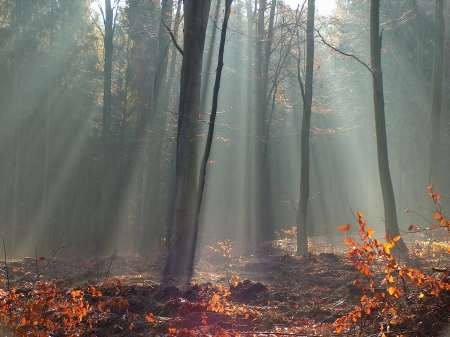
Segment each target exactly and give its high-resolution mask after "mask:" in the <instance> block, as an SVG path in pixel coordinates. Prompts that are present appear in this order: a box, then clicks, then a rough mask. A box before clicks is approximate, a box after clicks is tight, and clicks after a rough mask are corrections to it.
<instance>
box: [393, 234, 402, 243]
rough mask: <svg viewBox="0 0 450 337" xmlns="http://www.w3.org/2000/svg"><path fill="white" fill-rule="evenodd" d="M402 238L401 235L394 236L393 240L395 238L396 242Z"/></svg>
mask: <svg viewBox="0 0 450 337" xmlns="http://www.w3.org/2000/svg"><path fill="white" fill-rule="evenodd" d="M401 238H402V236H401V235H398V236H396V237H395V238H393V239H392V240H394V241H395V242H397V241H398V240H400V239H401Z"/></svg>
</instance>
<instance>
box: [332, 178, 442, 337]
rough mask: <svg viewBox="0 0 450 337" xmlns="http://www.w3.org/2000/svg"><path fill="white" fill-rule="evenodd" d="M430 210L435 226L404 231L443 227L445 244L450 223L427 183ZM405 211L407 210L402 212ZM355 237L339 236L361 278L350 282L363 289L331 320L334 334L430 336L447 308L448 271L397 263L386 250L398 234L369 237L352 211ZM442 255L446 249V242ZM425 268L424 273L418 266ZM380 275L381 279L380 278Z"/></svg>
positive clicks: (389, 249) (361, 218)
mask: <svg viewBox="0 0 450 337" xmlns="http://www.w3.org/2000/svg"><path fill="white" fill-rule="evenodd" d="M428 191H429V194H430V197H431V198H432V200H433V203H434V206H435V209H436V213H435V216H434V217H435V219H437V220H438V221H439V223H438V224H436V225H431V226H430V227H428V228H419V227H417V226H410V227H409V228H408V231H409V232H408V233H407V234H410V233H414V232H422V231H424V230H428V231H432V230H437V229H442V230H443V232H444V233H443V242H444V243H446V242H447V240H448V239H447V233H448V232H449V231H450V222H449V220H448V219H446V218H445V217H444V215H443V214H442V212H441V209H440V202H439V200H440V196H439V195H438V194H435V193H434V192H433V185H430V186H429V187H428ZM407 212H409V210H407ZM357 222H358V225H359V228H358V236H359V240H354V239H352V237H351V236H350V235H348V236H347V238H346V239H345V243H346V244H347V245H348V253H347V258H349V259H350V261H351V262H352V264H353V265H354V266H355V267H356V268H357V269H358V271H359V272H360V274H361V275H363V278H362V279H357V280H355V282H354V285H355V286H361V287H362V288H363V295H362V296H361V298H360V305H358V306H357V307H355V309H354V310H353V311H352V312H350V313H349V314H347V315H345V316H343V317H341V318H339V319H337V320H336V322H335V327H336V332H338V333H348V332H351V331H353V332H358V333H361V332H363V331H365V330H370V329H374V328H375V329H378V331H379V333H380V334H379V336H388V335H391V334H392V333H394V334H396V335H398V336H412V335H414V336H418V335H421V334H424V333H425V335H432V334H433V332H435V331H438V330H440V329H441V328H442V326H443V325H444V324H445V322H446V321H447V319H448V317H447V315H445V314H442V312H443V313H445V312H447V311H448V308H449V305H450V300H449V299H448V297H449V295H450V279H449V274H450V269H449V268H436V267H435V268H430V266H428V268H427V266H425V265H420V263H415V262H414V261H413V260H411V259H409V258H408V257H406V256H405V259H404V260H405V261H403V262H401V261H400V260H399V259H398V258H396V257H394V255H393V254H392V251H391V250H392V249H393V248H394V247H395V245H396V242H397V241H399V240H400V238H401V237H400V236H397V237H394V238H392V237H390V236H389V235H387V236H386V237H385V239H384V240H381V239H378V238H374V237H373V235H374V233H375V231H374V230H373V229H371V228H367V223H366V222H365V221H364V220H363V217H362V213H361V212H359V211H358V212H357ZM338 229H339V230H341V231H344V232H349V231H350V229H351V226H350V224H348V225H347V226H346V227H344V226H340V227H339V228H338ZM445 246H446V253H449V252H450V248H449V246H448V245H446V244H445ZM426 269H428V272H425V271H424V270H426ZM380 275H382V276H381V278H380Z"/></svg>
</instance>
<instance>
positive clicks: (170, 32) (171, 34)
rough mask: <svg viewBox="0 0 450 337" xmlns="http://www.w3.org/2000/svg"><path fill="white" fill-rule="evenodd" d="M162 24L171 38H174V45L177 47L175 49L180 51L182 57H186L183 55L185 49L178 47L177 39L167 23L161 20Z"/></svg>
mask: <svg viewBox="0 0 450 337" xmlns="http://www.w3.org/2000/svg"><path fill="white" fill-rule="evenodd" d="M161 22H162V23H163V25H164V27H166V29H167V31H168V32H169V34H170V37H171V38H172V41H173V44H174V45H175V47H176V48H177V49H178V51H179V52H180V54H181V55H184V53H183V49H181V47H180V46H179V45H178V43H177V40H176V39H175V36H173V33H172V30H171V29H170V28H169V27H168V26H167V25H166V23H165V22H164V21H163V20H161Z"/></svg>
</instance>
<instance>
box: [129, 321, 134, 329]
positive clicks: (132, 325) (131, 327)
mask: <svg viewBox="0 0 450 337" xmlns="http://www.w3.org/2000/svg"><path fill="white" fill-rule="evenodd" d="M129 328H130V330H133V328H134V324H133V322H131V323H130V326H129Z"/></svg>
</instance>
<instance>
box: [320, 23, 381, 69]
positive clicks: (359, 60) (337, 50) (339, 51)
mask: <svg viewBox="0 0 450 337" xmlns="http://www.w3.org/2000/svg"><path fill="white" fill-rule="evenodd" d="M315 31H316V32H317V35H319V37H320V39H321V40H322V42H323V44H324V45H326V46H328V47H329V48H331V49H333V50H334V51H336V52H338V53H339V54H341V55H344V56H347V57H351V58H353V59H355V60H356V61H358V62H359V63H361V64H362V65H363V66H364V67H365V68H366V69H367V70H368V71H370V73H371V74H373V71H372V69H370V67H369V66H368V65H367V64H366V63H364V62H363V61H361V59H359V58H358V57H356V56H355V55H353V54H348V53H345V52H343V51H342V50H340V49H337V48H336V47H334V46H332V45H331V44H329V43H328V42H327V41H325V38H324V37H323V36H322V34H320V30H319V29H315Z"/></svg>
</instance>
